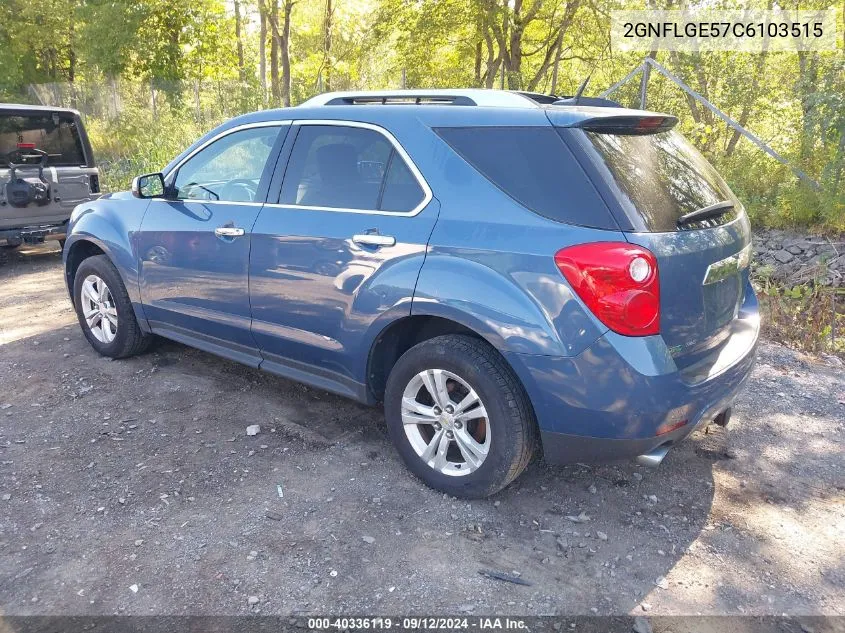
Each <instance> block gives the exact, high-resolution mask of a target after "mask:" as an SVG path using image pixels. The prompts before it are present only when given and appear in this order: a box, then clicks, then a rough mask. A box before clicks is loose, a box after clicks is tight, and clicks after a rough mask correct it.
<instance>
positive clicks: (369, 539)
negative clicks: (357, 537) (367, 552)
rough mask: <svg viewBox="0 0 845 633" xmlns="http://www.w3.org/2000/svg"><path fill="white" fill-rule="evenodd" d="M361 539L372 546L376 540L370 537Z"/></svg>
mask: <svg viewBox="0 0 845 633" xmlns="http://www.w3.org/2000/svg"><path fill="white" fill-rule="evenodd" d="M361 539H362V540H363V541H364V542H365V543H366V544H367V545H372V544H373V543H375V542H376V540H375V539H374V538H373V537H372V536H362V537H361Z"/></svg>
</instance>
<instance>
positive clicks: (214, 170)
mask: <svg viewBox="0 0 845 633" xmlns="http://www.w3.org/2000/svg"><path fill="white" fill-rule="evenodd" d="M278 135H279V126H271V127H255V128H249V129H246V130H240V131H238V132H232V133H231V134H227V135H226V136H224V137H222V138H220V139H218V140H216V141H214V142H213V143H212V144H211V145H209V146H207V147H205V148H203V149H202V150H200V151H199V152H197V153H196V154H194V155H193V156H192V157H191V158H189V159H188V160H187V161H186V162H185V163H184V164H183V165H182V166H181V167H180V168H179V172H178V173H177V174H176V180H175V181H174V182H173V186H174V188H175V189H176V197H177V198H178V199H179V200H210V201H221V202H253V201H255V197H256V194H257V192H258V184H259V182H260V181H261V176H262V174H263V173H264V168H265V166H266V164H267V159H268V158H269V156H270V151H271V150H272V148H273V143H275V142H276V138H277V137H278Z"/></svg>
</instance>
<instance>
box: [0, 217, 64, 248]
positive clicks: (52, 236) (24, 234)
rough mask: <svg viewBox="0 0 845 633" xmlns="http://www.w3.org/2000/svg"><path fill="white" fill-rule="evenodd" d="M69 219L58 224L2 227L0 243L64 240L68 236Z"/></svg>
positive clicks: (14, 243) (15, 243)
mask: <svg viewBox="0 0 845 633" xmlns="http://www.w3.org/2000/svg"><path fill="white" fill-rule="evenodd" d="M67 225H68V223H67V220H66V221H64V222H59V223H56V224H41V225H34V226H23V227H19V228H14V229H0V244H9V245H18V244H39V243H41V242H43V241H44V240H63V239H65V237H66V236H67Z"/></svg>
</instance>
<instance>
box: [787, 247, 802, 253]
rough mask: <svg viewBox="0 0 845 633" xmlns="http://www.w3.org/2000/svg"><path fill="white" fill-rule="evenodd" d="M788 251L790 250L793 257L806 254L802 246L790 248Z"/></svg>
mask: <svg viewBox="0 0 845 633" xmlns="http://www.w3.org/2000/svg"><path fill="white" fill-rule="evenodd" d="M786 250H788V251H789V252H790V253H792V254H793V255H800V254H801V253H803V252H804V249H802V248H801V247H800V246H790V247H789V248H787V249H786Z"/></svg>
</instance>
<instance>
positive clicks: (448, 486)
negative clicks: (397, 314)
mask: <svg viewBox="0 0 845 633" xmlns="http://www.w3.org/2000/svg"><path fill="white" fill-rule="evenodd" d="M384 409H385V418H386V421H387V429H388V432H389V433H390V437H391V439H392V440H393V443H394V445H395V446H396V449H397V450H398V451H399V454H400V456H401V457H402V459H403V461H404V462H405V464H406V465H407V467H408V469H409V470H410V471H411V472H413V473H414V474H415V475H416V476H417V477H419V478H420V479H422V480H423V482H425V484H426V485H428V486H430V487H431V488H434V489H436V490H440V491H442V492H445V493H447V494H449V495H452V496H456V497H464V498H479V497H486V496H489V495H491V494H493V493H495V492H498V491H499V490H501V489H502V488H504V487H505V486H507V485H508V484H509V483H511V482H512V481H513V480H514V479H516V478H517V477H518V476H519V475H520V473H522V471H523V470H525V468H526V466H527V465H528V463H529V462H530V461H531V457H532V455H533V454H534V452H535V449H536V446H537V424H536V422H535V420H534V415H533V411H532V409H531V406H530V404H529V402H528V397H527V395H526V394H525V391H524V389H523V388H522V385H521V384H520V383H519V380H518V379H517V377H516V376H515V374H514V373H513V370H512V369H511V368H510V367H509V366H508V365H507V363H506V362H505V360H504V359H503V358H502V356H501V355H500V354H499V353H498V352H497V351H496V350H495V349H493V348H492V347H491V346H490V345H488V344H487V343H486V342H484V341H481V340H479V339H476V338H473V337H470V336H464V335H447V336H438V337H436V338H433V339H430V340H428V341H424V342H422V343H420V344H418V345H415V346H414V347H412V348H411V349H409V350H408V351H407V352H405V354H403V355H402V357H401V358H400V359H399V360H398V361H397V362H396V365H395V366H394V367H393V370H392V371H391V372H390V376H389V377H388V380H387V389H386V391H385V398H384Z"/></svg>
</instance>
